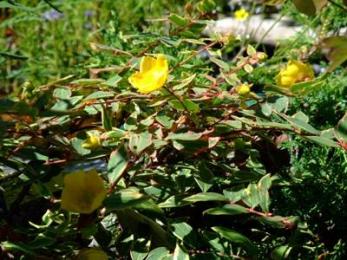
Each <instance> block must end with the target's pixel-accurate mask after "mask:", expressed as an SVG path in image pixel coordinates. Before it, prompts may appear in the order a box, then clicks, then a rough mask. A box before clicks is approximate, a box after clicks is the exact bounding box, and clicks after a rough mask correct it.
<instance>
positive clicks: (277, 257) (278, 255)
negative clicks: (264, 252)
mask: <svg viewBox="0 0 347 260" xmlns="http://www.w3.org/2000/svg"><path fill="white" fill-rule="evenodd" d="M292 249H293V248H292V247H290V246H289V245H283V246H279V247H276V248H275V249H274V250H273V251H272V253H271V257H272V259H274V260H284V259H288V256H289V254H290V251H291V250H292Z"/></svg>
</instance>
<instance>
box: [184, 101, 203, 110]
mask: <svg viewBox="0 0 347 260" xmlns="http://www.w3.org/2000/svg"><path fill="white" fill-rule="evenodd" d="M183 104H184V105H185V107H186V108H187V109H188V111H189V112H192V113H199V112H200V107H199V105H198V104H196V103H195V102H193V101H191V100H189V99H186V100H184V101H183Z"/></svg>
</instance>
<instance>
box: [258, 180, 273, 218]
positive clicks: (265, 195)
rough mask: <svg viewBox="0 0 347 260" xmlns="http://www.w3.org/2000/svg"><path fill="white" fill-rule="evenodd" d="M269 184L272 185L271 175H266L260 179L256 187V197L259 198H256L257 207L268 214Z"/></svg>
mask: <svg viewBox="0 0 347 260" xmlns="http://www.w3.org/2000/svg"><path fill="white" fill-rule="evenodd" d="M271 184H272V181H271V175H270V174H267V175H265V176H264V177H262V178H261V179H260V181H259V182H258V185H257V188H258V196H259V197H258V200H259V206H260V207H261V209H262V210H263V211H265V212H269V205H270V196H269V189H270V187H271Z"/></svg>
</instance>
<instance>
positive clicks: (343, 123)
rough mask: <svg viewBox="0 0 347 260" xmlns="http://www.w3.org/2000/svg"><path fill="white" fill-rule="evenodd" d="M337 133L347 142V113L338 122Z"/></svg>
mask: <svg viewBox="0 0 347 260" xmlns="http://www.w3.org/2000/svg"><path fill="white" fill-rule="evenodd" d="M335 134H336V137H337V138H338V139H339V140H340V141H341V142H344V143H347V113H346V114H345V116H344V117H343V118H342V119H341V120H340V121H339V123H338V124H337V126H336V128H335Z"/></svg>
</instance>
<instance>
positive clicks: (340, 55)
mask: <svg viewBox="0 0 347 260" xmlns="http://www.w3.org/2000/svg"><path fill="white" fill-rule="evenodd" d="M322 48H323V50H324V51H325V52H326V56H327V58H328V59H329V61H330V65H329V68H328V71H329V72H331V71H333V70H335V69H336V68H337V67H338V66H340V65H341V64H342V63H344V62H345V61H346V60H347V37H346V36H333V37H329V38H326V39H324V40H323V41H322Z"/></svg>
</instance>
